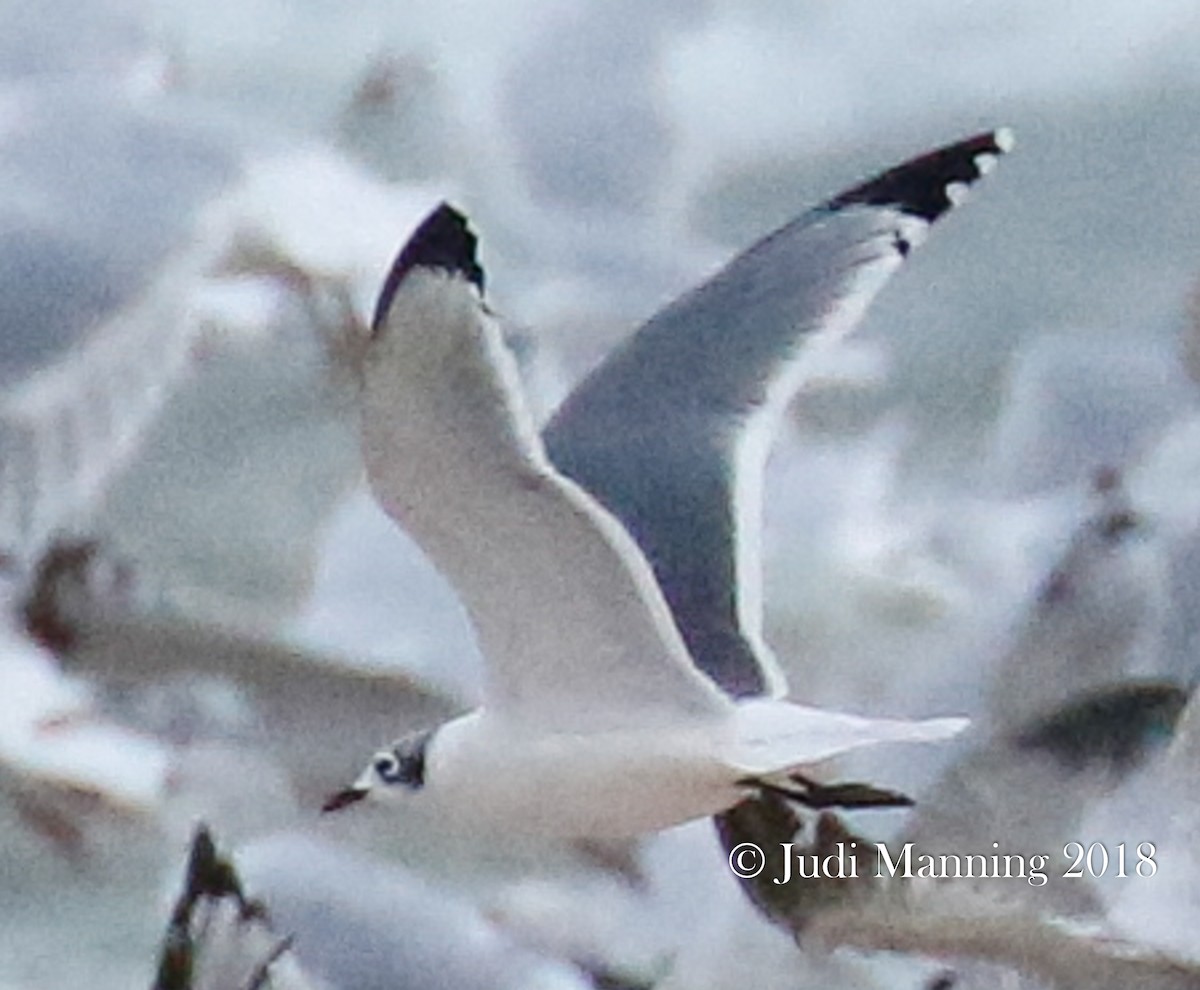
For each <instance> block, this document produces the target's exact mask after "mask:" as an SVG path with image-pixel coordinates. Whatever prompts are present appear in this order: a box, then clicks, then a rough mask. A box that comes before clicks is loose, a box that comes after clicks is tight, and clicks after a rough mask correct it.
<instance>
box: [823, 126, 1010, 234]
mask: <svg viewBox="0 0 1200 990" xmlns="http://www.w3.org/2000/svg"><path fill="white" fill-rule="evenodd" d="M1012 146H1013V135H1012V132H1011V131H1010V130H1008V128H1006V127H1002V128H999V129H997V130H994V131H987V132H986V133H984V134H976V135H975V136H974V137H969V138H967V139H966V140H965V141H958V142H955V143H954V144H948V145H946V146H945V147H944V148H938V149H937V150H936V151H930V152H928V153H926V154H924V155H920V156H919V157H917V158H913V159H911V160H910V161H907V162H905V163H904V164H903V165H897V166H896V167H895V168H893V169H889V170H888V171H886V172H884V173H883V174H882V175H878V176H876V177H875V178H873V179H870V180H868V181H867V182H864V183H863V184H862V185H859V186H855V187H854V188H853V189H848V190H846V191H845V192H844V193H842V194H840V195H839V196H837V197H835V198H834V199H831V200H830V201H829V202H828V203H827V204H826V208H827V209H831V210H837V209H842V208H844V207H847V206H854V205H856V204H866V205H869V206H893V207H897V208H898V209H901V210H903V211H904V212H905V213H909V214H912V215H913V216H917V217H920V218H921V219H923V220H925V221H927V222H929V223H933V222H934V221H935V220H937V219H938V217H940V216H941V215H942V214H943V213H946V212H947V211H948V210H949V209H950V208H951V207H953V206H954V205H955V203H957V202H958V201H959V199H960V196H958V195H957V194H956V192H959V191H962V190H964V189H966V188H969V187H970V186H971V185H972V184H973V183H974V182H976V181H977V180H979V179H981V178H982V177H983V176H984V175H986V174H987V173H988V172H989V171H990V170H991V167H992V165H993V164H994V163H995V161H996V159H997V158H999V157H1000V156H1001V155H1003V154H1006V153H1007V152H1008V151H1010V150H1011V149H1012Z"/></svg>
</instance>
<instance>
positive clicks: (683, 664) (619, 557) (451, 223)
mask: <svg viewBox="0 0 1200 990" xmlns="http://www.w3.org/2000/svg"><path fill="white" fill-rule="evenodd" d="M482 281H483V272H482V269H481V268H480V266H479V263H478V261H477V260H476V258H475V237H474V235H473V234H471V233H470V231H469V229H468V228H467V225H466V221H465V219H464V218H463V216H462V215H461V214H459V213H458V212H457V211H455V210H454V209H453V208H451V207H449V206H445V205H443V206H441V207H439V208H438V209H437V210H435V211H434V212H433V213H432V214H431V215H430V216H429V217H428V218H427V219H426V220H425V222H424V223H423V224H422V225H421V227H420V228H419V229H418V230H417V232H416V233H415V234H414V235H413V237H412V238H411V239H410V241H409V242H408V244H406V245H405V247H404V248H403V249H402V250H401V252H400V254H399V256H398V257H397V259H396V262H395V264H394V266H393V269H392V272H391V274H390V275H389V276H388V279H387V281H386V282H385V285H384V290H383V293H382V295H381V297H380V300H379V304H378V307H377V309H376V317H375V321H374V325H373V328H372V340H371V343H370V346H369V348H368V349H367V353H366V355H365V357H364V366H363V446H364V455H365V458H366V463H367V472H368V475H369V478H370V481H371V486H372V488H373V490H374V492H375V494H376V497H377V498H378V499H379V501H380V503H381V504H382V505H383V507H384V509H385V510H386V511H387V512H388V513H389V514H390V515H391V516H392V517H393V518H394V519H396V520H397V522H399V523H400V525H402V526H403V527H404V528H405V529H406V530H407V531H408V532H409V533H410V534H411V535H412V536H413V537H414V538H415V539H416V540H417V542H418V543H419V544H420V546H421V548H422V549H423V550H424V551H425V553H426V554H428V556H429V558H430V559H431V561H432V562H433V563H434V565H435V566H436V567H437V568H438V569H439V570H440V571H441V572H442V573H443V574H444V575H445V576H446V577H447V578H448V579H449V580H450V582H451V583H452V584H453V585H454V587H455V589H456V590H457V592H458V594H459V596H460V597H461V599H462V601H463V603H464V605H465V606H466V608H467V611H468V613H469V615H470V617H471V621H472V623H473V625H474V627H475V631H476V633H477V635H478V637H479V640H480V646H481V648H482V651H483V655H484V657H485V658H486V661H487V669H488V684H487V695H486V697H487V701H486V704H485V707H486V708H487V709H488V710H489V711H491V712H499V713H502V714H503V715H505V716H506V717H511V718H512V719H514V720H515V721H519V722H526V723H529V724H531V725H536V726H537V727H538V729H540V730H544V729H546V728H551V729H554V728H560V729H564V730H570V729H572V728H577V727H580V726H581V725H586V724H588V723H589V722H590V723H591V724H593V725H605V726H607V725H610V724H613V725H615V724H619V723H621V722H622V721H623V720H628V723H629V724H630V725H636V726H639V727H649V726H652V725H653V724H654V723H655V722H656V720H661V721H665V722H677V721H679V720H680V718H681V717H682V718H684V719H686V718H687V717H696V716H699V717H703V716H720V715H723V714H726V713H727V712H728V701H727V700H726V699H725V698H723V697H722V696H721V694H720V692H719V691H718V690H717V689H716V688H715V686H714V685H713V684H712V683H711V682H710V681H709V680H708V679H707V678H705V677H703V676H702V675H701V674H700V673H699V671H698V670H697V669H696V668H695V667H694V666H693V664H692V663H691V660H690V658H689V656H688V653H687V648H686V646H685V645H684V642H683V639H682V638H681V637H680V635H679V632H678V630H677V629H676V628H675V624H674V621H673V619H672V617H671V613H670V611H669V609H668V607H667V603H666V601H665V600H664V598H663V596H662V593H661V591H660V590H659V588H658V585H657V584H656V582H655V580H654V575H653V572H652V571H651V568H650V566H649V564H648V563H647V562H646V560H645V558H644V557H643V556H642V554H641V552H640V551H639V549H638V547H637V545H636V544H635V543H634V541H633V539H632V538H631V537H630V536H629V534H628V533H627V532H626V531H625V529H624V528H623V527H622V526H621V524H620V523H619V522H617V520H616V519H614V518H613V517H612V516H611V515H609V513H608V512H607V511H606V510H604V509H603V508H602V507H600V506H599V504H598V503H596V501H595V500H594V499H592V498H591V497H590V496H589V495H588V494H587V493H586V492H585V491H584V490H583V489H582V488H580V487H579V486H578V485H577V484H575V483H574V482H573V481H570V480H569V479H566V478H564V477H562V475H560V474H559V473H558V472H557V471H556V470H555V469H554V468H553V467H552V466H551V465H550V463H549V461H548V460H547V459H546V456H545V452H544V450H543V448H542V443H541V440H540V438H539V437H538V435H537V432H536V430H535V428H534V426H533V423H532V420H531V419H530V417H529V415H528V412H527V410H526V408H525V406H524V403H523V401H522V398H521V395H520V390H519V382H518V379H517V373H516V367H515V364H514V362H513V358H512V355H511V354H510V353H509V352H508V350H507V349H506V347H505V345H504V343H503V340H502V338H501V333H500V328H499V326H498V325H497V323H496V321H495V319H494V318H493V316H492V314H491V313H490V312H489V311H488V310H487V308H486V307H485V306H484V305H483V304H482V302H481V298H480V294H479V289H480V287H481V285H482Z"/></svg>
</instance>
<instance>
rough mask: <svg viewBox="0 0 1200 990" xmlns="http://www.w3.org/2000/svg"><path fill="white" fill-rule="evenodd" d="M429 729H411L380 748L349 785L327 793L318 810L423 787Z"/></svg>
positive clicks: (407, 792) (338, 807)
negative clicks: (414, 730)
mask: <svg viewBox="0 0 1200 990" xmlns="http://www.w3.org/2000/svg"><path fill="white" fill-rule="evenodd" d="M432 737H433V732H432V731H424V732H414V733H412V734H411V735H407V736H404V737H403V738H402V739H397V740H396V741H395V742H394V743H392V745H391V746H388V747H387V748H386V749H381V750H380V751H379V752H378V753H376V754H375V755H374V756H373V757H371V762H370V763H369V764H368V765H367V768H366V769H365V770H364V771H363V772H362V773H361V774H360V775H359V777H358V779H357V780H356V781H355V782H354V783H353V784H351V785H350V786H349V787H345V788H343V789H342V790H340V791H338V792H336V793H335V794H331V795H330V796H329V798H328V799H327V800H326V801H325V803H324V804H323V805H322V806H321V811H322V812H329V811H341V810H342V809H343V808H346V807H349V806H350V805H352V804H357V803H358V802H359V801H362V800H363V799H364V798H368V797H369V798H371V799H373V800H376V799H383V800H387V799H393V798H396V797H401V796H404V795H408V794H411V793H414V792H416V791H419V790H421V789H422V788H423V787H424V786H425V752H426V749H427V748H428V746H429V740H430V739H431V738H432Z"/></svg>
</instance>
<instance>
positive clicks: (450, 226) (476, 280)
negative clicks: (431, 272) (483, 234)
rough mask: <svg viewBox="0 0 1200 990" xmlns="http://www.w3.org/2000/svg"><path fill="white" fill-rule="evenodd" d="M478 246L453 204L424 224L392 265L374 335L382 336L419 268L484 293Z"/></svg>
mask: <svg viewBox="0 0 1200 990" xmlns="http://www.w3.org/2000/svg"><path fill="white" fill-rule="evenodd" d="M478 244H479V239H478V238H477V237H476V236H475V233H474V232H473V231H472V230H471V228H470V227H468V226H467V218H466V217H465V216H463V214H461V213H460V212H459V211H458V210H456V209H455V208H454V207H453V206H451V205H450V204H449V203H442V204H441V205H440V206H438V207H437V208H436V209H435V210H434V211H433V212H432V213H430V214H429V216H427V217H426V218H425V219H424V220H423V221H422V222H421V225H420V226H419V227H418V228H417V229H416V231H415V232H414V233H413V235H412V236H411V237H410V238H409V239H408V241H407V242H406V243H405V245H404V247H403V248H402V249H401V251H400V253H399V255H397V257H396V260H395V261H394V262H393V263H392V269H391V271H389V272H388V276H387V279H386V280H385V281H384V283H383V289H382V291H381V292H380V293H379V299H378V301H377V302H376V304H375V315H374V316H373V317H372V319H371V332H372V333H378V331H379V327H380V325H381V324H382V322H383V320H384V319H385V317H386V316H387V313H388V310H389V309H391V306H392V300H393V299H394V298H395V297H396V291H397V290H398V289H399V288H400V283H401V282H403V281H404V277H405V276H406V275H407V274H408V273H409V272H411V271H412V270H413V269H415V268H438V269H441V270H442V271H446V272H449V273H451V274H453V275H461V276H463V277H464V278H465V279H466V280H467V281H468V282H470V283H472V284H473V285H475V286H476V287H477V288H478V289H479V291H480V292H481V293H482V292H483V266H482V265H480V264H479V261H478V259H477V258H476V257H475V251H476V248H477V247H478Z"/></svg>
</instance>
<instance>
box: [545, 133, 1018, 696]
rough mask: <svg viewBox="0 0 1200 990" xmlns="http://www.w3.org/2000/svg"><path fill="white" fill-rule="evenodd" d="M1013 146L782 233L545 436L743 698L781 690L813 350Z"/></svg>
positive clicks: (695, 300)
mask: <svg viewBox="0 0 1200 990" xmlns="http://www.w3.org/2000/svg"><path fill="white" fill-rule="evenodd" d="M1010 141H1011V138H1010V137H1009V135H1008V133H1007V132H1005V131H995V132H990V133H987V134H980V135H977V136H975V137H972V138H969V139H967V140H965V141H961V142H959V143H957V144H952V145H948V146H947V147H945V148H942V149H939V150H937V151H934V152H931V153H929V154H926V155H924V156H922V157H920V158H915V159H913V160H912V161H909V162H907V163H905V164H903V165H900V166H899V167H897V168H894V169H892V170H891V171H888V172H885V173H883V174H882V175H880V176H878V177H876V178H875V179H872V180H871V181H869V182H866V183H863V184H862V185H859V186H856V187H854V188H853V189H850V190H847V191H846V192H844V193H842V194H841V195H839V196H836V197H835V198H833V199H831V200H830V201H828V202H827V203H825V204H824V205H822V206H819V207H817V208H816V209H814V210H811V211H809V212H808V213H805V214H803V215H802V216H800V217H799V218H797V219H796V220H793V221H792V222H791V223H789V224H787V225H786V226H784V227H782V228H780V229H779V230H777V231H775V232H774V233H773V234H771V235H769V236H768V237H766V238H764V239H763V240H761V241H759V242H758V243H757V244H755V245H754V246H752V247H751V248H750V249H749V250H747V251H746V252H744V253H743V254H741V255H739V256H738V257H737V258H735V259H734V260H733V261H732V262H730V263H729V264H728V265H727V266H726V267H725V268H724V269H723V270H722V271H720V272H719V273H718V274H717V275H716V276H714V277H713V278H712V279H710V280H709V281H707V282H705V283H704V284H702V285H700V286H699V287H697V288H695V289H693V290H692V291H691V292H689V293H687V294H686V295H684V296H682V297H681V298H679V299H678V300H676V301H675V302H673V303H672V304H670V305H669V306H667V307H666V308H665V309H664V310H662V311H661V312H659V313H658V314H657V315H656V316H654V317H653V318H652V319H651V320H650V321H649V322H648V323H646V324H645V325H644V326H643V327H642V328H641V329H640V330H638V332H637V333H635V334H634V336H633V337H631V338H630V339H629V340H628V341H627V342H626V343H625V344H624V345H623V346H622V347H620V348H619V349H618V350H616V351H615V352H614V353H613V354H612V355H611V356H610V357H609V358H608V359H607V360H606V361H605V362H604V363H602V364H601V365H600V366H599V368H597V369H596V370H595V371H594V372H593V373H592V374H591V375H590V376H589V377H588V378H587V379H586V380H585V381H584V382H583V383H582V384H581V385H580V386H579V387H578V388H576V389H575V391H574V392H573V393H572V394H571V395H570V396H569V397H568V398H567V400H566V401H565V402H564V403H563V405H562V407H561V408H560V409H559V411H558V412H557V413H556V414H555V416H554V418H553V419H552V421H551V422H550V424H549V425H548V426H547V427H546V430H545V431H544V434H543V437H544V440H545V443H546V449H547V452H548V453H549V454H550V457H551V459H552V460H553V461H554V463H555V465H556V466H557V467H558V468H559V469H560V470H561V471H562V472H563V473H565V474H566V475H567V476H568V477H571V478H573V479H574V480H576V481H578V482H579V483H580V484H581V485H583V486H584V487H585V488H586V489H587V490H588V491H589V492H590V493H591V494H592V495H593V496H595V497H596V498H597V499H599V500H600V502H601V503H603V504H604V506H605V507H606V508H608V509H609V510H610V511H611V512H612V513H613V514H615V515H616V516H617V517H618V518H619V519H620V520H621V521H622V522H623V523H624V524H625V526H626V527H627V528H628V529H629V531H630V532H631V533H632V535H633V537H634V538H635V539H636V540H637V542H638V544H639V545H640V546H641V548H642V550H643V551H644V553H645V554H646V556H647V557H648V558H649V559H650V562H651V564H652V566H653V568H654V571H655V574H656V576H657V578H658V581H659V584H660V585H661V587H662V590H663V592H664V594H665V596H666V598H667V601H668V602H669V603H670V606H671V609H672V612H673V613H674V615H675V619H676V621H677V623H678V625H679V628H680V629H681V631H682V633H683V635H684V638H685V639H686V641H687V644H688V647H689V649H690V651H691V654H692V656H693V657H694V658H695V660H696V662H697V664H699V666H700V667H701V669H703V670H704V671H705V673H707V674H708V675H709V676H710V677H711V678H712V679H713V680H714V681H716V682H717V683H718V684H719V685H720V686H721V687H722V688H723V689H724V690H725V691H727V692H728V693H730V694H731V695H733V696H735V697H744V696H750V695H756V694H763V693H776V692H777V691H779V690H780V689H781V688H782V677H781V676H780V675H779V673H778V671H777V669H776V665H775V662H774V659H773V657H772V656H771V655H770V652H769V650H767V648H766V647H765V645H764V644H763V643H762V640H761V626H762V602H761V592H760V587H759V586H760V570H761V562H760V559H759V541H760V529H761V525H760V523H761V519H760V516H761V492H760V487H761V480H762V473H763V468H764V465H765V460H766V454H767V450H768V446H769V443H770V439H771V435H772V432H773V430H774V427H775V425H776V422H777V420H778V418H779V417H780V415H781V414H782V412H783V410H784V408H785V407H786V405H787V403H788V402H789V400H790V399H791V398H792V396H793V394H794V393H795V391H796V388H797V387H798V385H799V362H798V357H799V351H800V348H801V345H802V344H803V342H804V340H805V339H806V338H807V337H808V336H810V335H812V334H816V333H821V334H822V335H824V336H829V335H836V334H842V333H846V332H848V331H849V330H851V329H852V328H853V327H854V326H855V325H856V324H857V323H858V322H859V320H860V319H861V317H862V315H863V313H864V312H865V310H866V307H867V306H868V304H869V303H870V302H871V300H872V299H873V298H874V296H875V294H876V293H877V292H878V291H879V289H880V288H881V287H882V286H883V284H884V283H885V282H886V281H887V280H888V278H890V277H891V275H892V273H893V272H894V271H895V270H896V269H897V268H899V267H900V264H901V263H902V262H903V260H904V258H905V257H906V256H907V255H908V253H909V252H910V250H911V249H912V247H913V246H914V245H916V244H917V243H919V242H920V240H921V238H922V237H923V235H924V233H925V232H926V230H927V229H928V227H929V226H930V224H932V223H933V222H935V221H936V220H937V219H938V218H939V217H940V216H942V215H943V214H944V213H946V212H947V211H948V210H949V209H950V208H951V207H952V206H953V205H954V203H955V202H956V201H957V200H958V199H959V198H960V196H959V195H957V191H959V190H963V189H966V188H967V187H968V186H970V185H971V184H972V183H974V182H975V181H976V180H977V179H979V178H980V177H981V176H982V175H983V174H984V173H985V172H986V171H987V170H988V166H989V164H990V163H991V162H992V161H993V160H994V159H995V157H996V156H998V155H1000V154H1002V153H1003V152H1005V151H1006V150H1007V149H1008V147H1009V145H1010Z"/></svg>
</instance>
